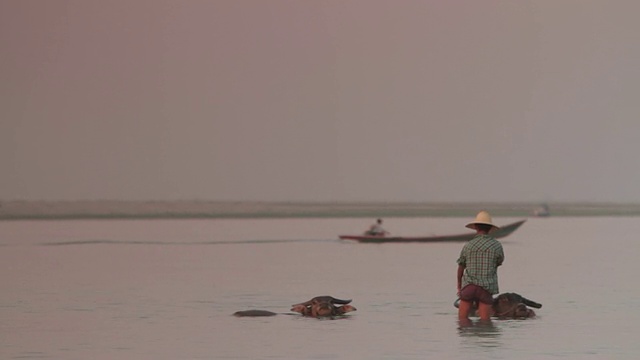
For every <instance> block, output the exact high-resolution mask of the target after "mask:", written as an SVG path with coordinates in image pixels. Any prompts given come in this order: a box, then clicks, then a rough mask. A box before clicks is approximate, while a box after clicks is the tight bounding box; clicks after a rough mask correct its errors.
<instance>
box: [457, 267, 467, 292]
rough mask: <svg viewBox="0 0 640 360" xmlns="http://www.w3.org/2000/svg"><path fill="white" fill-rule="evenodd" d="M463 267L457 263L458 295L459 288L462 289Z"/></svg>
mask: <svg viewBox="0 0 640 360" xmlns="http://www.w3.org/2000/svg"><path fill="white" fill-rule="evenodd" d="M464 269H465V267H464V266H462V265H458V295H460V290H462V289H461V287H462V274H464Z"/></svg>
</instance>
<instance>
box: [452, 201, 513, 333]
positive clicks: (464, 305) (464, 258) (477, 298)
mask: <svg viewBox="0 0 640 360" xmlns="http://www.w3.org/2000/svg"><path fill="white" fill-rule="evenodd" d="M466 227H468V228H470V229H474V230H476V236H475V237H474V238H473V239H471V240H470V241H469V242H468V243H466V244H465V245H464V247H463V248H462V251H461V252H460V257H459V258H458V296H459V297H460V304H459V306H458V319H460V320H463V321H465V320H466V321H468V320H469V311H470V310H471V307H472V305H473V303H474V302H475V303H477V304H478V315H480V319H481V320H489V319H490V318H491V315H492V314H493V307H492V306H493V294H497V293H498V291H499V290H498V266H500V265H502V262H503V260H504V252H503V250H502V244H500V242H498V240H496V239H495V238H494V237H493V236H491V235H489V233H490V232H491V231H493V230H495V229H499V228H498V227H497V226H496V225H493V223H492V221H491V215H489V213H488V212H486V211H480V212H479V213H478V215H477V216H476V219H475V220H474V221H472V222H470V223H469V224H467V226H466Z"/></svg>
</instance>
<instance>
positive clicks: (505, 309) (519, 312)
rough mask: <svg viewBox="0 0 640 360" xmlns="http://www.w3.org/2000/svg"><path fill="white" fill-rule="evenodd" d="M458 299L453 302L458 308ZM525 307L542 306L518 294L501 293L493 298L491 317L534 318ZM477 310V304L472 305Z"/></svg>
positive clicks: (531, 312)
mask: <svg viewBox="0 0 640 360" xmlns="http://www.w3.org/2000/svg"><path fill="white" fill-rule="evenodd" d="M459 303H460V299H457V300H456V301H455V302H454V304H453V305H454V306H455V307H458V304H459ZM527 306H530V307H533V308H536V309H540V308H541V307H542V304H539V303H537V302H535V301H533V300H529V299H527V298H525V297H523V296H522V295H520V294H516V293H502V294H500V295H498V296H496V297H494V298H493V316H494V317H497V318H499V319H527V318H532V317H535V316H536V313H535V312H534V311H533V310H532V309H530V308H528V307H527ZM473 308H474V309H476V308H477V304H473Z"/></svg>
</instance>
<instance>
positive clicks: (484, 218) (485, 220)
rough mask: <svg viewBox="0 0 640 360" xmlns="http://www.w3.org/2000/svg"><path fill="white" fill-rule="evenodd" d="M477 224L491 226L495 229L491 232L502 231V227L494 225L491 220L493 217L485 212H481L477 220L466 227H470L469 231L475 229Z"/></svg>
mask: <svg viewBox="0 0 640 360" xmlns="http://www.w3.org/2000/svg"><path fill="white" fill-rule="evenodd" d="M476 224H485V225H491V226H492V227H493V229H491V230H497V229H500V227H498V226H496V225H494V224H493V221H492V220H491V215H489V213H488V212H486V211H484V210H482V211H480V212H479V213H478V215H476V219H475V220H473V221H472V222H470V223H468V224H467V225H466V227H468V228H469V229H475V228H476Z"/></svg>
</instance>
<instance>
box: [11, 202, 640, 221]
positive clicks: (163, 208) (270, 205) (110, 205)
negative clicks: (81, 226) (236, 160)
mask: <svg viewBox="0 0 640 360" xmlns="http://www.w3.org/2000/svg"><path fill="white" fill-rule="evenodd" d="M546 205H547V206H548V208H549V212H550V216H552V217H555V216H640V204H609V203H547V204H546ZM540 206H541V204H540V203H400V202H370V203H365V202H362V203H356V202H348V203H347V202H323V203H321V202H230V201H227V202H222V201H20V200H14V201H0V220H29V219H33V220H38V219H43V220H44V219H49V220H60V219H217V218H302V217H307V218H311V217H318V218H332V217H336V218H340V217H473V216H475V214H476V213H477V211H479V210H482V209H485V210H488V211H489V212H491V214H492V215H493V216H494V217H532V216H534V215H533V213H534V210H535V209H536V208H539V207H540Z"/></svg>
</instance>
